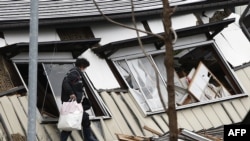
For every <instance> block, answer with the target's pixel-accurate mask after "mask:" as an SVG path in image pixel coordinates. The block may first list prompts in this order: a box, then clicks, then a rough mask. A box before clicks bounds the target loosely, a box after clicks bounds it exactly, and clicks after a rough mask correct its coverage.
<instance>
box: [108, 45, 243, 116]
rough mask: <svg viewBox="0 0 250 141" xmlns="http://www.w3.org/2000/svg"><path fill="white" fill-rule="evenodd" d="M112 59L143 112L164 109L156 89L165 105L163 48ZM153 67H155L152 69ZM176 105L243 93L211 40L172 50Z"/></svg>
mask: <svg viewBox="0 0 250 141" xmlns="http://www.w3.org/2000/svg"><path fill="white" fill-rule="evenodd" d="M148 55H149V57H145V56H144V55H143V54H142V53H141V54H136V55H126V57H120V58H112V59H113V62H114V64H115V66H116V68H117V70H118V72H119V73H120V74H121V76H122V78H123V79H124V81H125V83H126V84H127V86H128V87H129V89H130V92H131V94H132V95H133V97H134V99H135V100H136V101H137V103H138V105H139V106H140V107H141V108H142V109H143V111H144V112H146V113H152V112H159V111H162V110H163V105H162V104H161V101H160V97H159V92H158V89H157V77H158V78H159V87H160V93H161V94H162V97H163V101H164V103H165V105H166V106H167V105H168V96H167V88H166V82H167V76H166V75H167V74H166V68H165V65H164V58H165V50H161V51H155V52H152V51H151V52H150V53H148ZM154 68H155V69H154ZM174 69H175V72H174V85H175V95H176V106H177V108H181V107H187V106H188V105H190V106H191V105H199V104H204V103H210V102H216V101H220V100H225V99H231V98H234V97H238V96H245V95H244V94H243V91H242V89H241V87H240V85H239V84H238V82H237V81H236V79H235V77H234V76H233V74H232V72H231V69H230V67H229V65H228V64H227V62H225V60H224V59H223V57H222V56H221V55H220V54H219V52H218V50H217V49H216V47H215V45H214V44H213V43H212V42H209V43H206V44H202V45H198V46H191V47H185V48H175V50H174Z"/></svg>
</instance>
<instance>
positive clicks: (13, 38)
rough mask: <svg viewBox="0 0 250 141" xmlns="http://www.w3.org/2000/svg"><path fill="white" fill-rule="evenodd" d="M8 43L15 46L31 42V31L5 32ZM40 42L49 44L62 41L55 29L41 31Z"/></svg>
mask: <svg viewBox="0 0 250 141" xmlns="http://www.w3.org/2000/svg"><path fill="white" fill-rule="evenodd" d="M3 33H4V37H5V40H6V43H7V44H8V45H11V44H15V43H23V42H29V40H30V39H29V38H30V37H29V31H28V30H25V29H20V30H6V31H3ZM38 41H39V42H48V41H60V38H59V36H58V35H57V33H56V31H55V29H52V28H51V29H40V30H39V36H38Z"/></svg>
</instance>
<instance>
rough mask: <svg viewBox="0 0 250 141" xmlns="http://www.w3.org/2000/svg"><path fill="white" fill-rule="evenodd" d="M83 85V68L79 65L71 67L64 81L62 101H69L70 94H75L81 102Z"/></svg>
mask: <svg viewBox="0 0 250 141" xmlns="http://www.w3.org/2000/svg"><path fill="white" fill-rule="evenodd" d="M83 86H84V84H83V79H82V72H81V70H80V69H79V68H78V67H74V68H72V69H70V70H69V72H68V73H67V74H66V76H65V77H64V79H63V82H62V93H61V100H62V102H66V101H69V99H70V95H71V94H75V95H76V100H77V102H78V103H80V102H81V99H82V96H83V92H84V91H83Z"/></svg>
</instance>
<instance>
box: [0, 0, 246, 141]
mask: <svg viewBox="0 0 250 141" xmlns="http://www.w3.org/2000/svg"><path fill="white" fill-rule="evenodd" d="M29 4H30V2H27V1H8V2H7V1H6V2H1V3H0V11H1V13H2V14H1V16H0V23H1V24H0V31H1V34H0V35H1V36H0V37H1V39H0V45H1V47H0V53H1V59H0V60H1V61H0V63H1V65H0V75H1V77H0V96H1V97H0V120H1V121H0V123H1V130H0V131H1V132H0V135H1V139H2V140H10V139H12V140H13V139H14V137H16V138H17V137H20V138H25V136H26V133H27V119H28V100H27V98H28V96H27V95H28V77H29V73H28V65H29V57H28V56H29V55H28V53H29V52H28V51H29V28H28V27H29ZM97 4H98V5H99V7H100V9H101V10H102V11H103V13H104V14H105V15H107V16H109V17H110V18H111V19H113V20H116V21H119V22H120V23H123V24H125V25H127V26H130V27H133V23H132V20H131V5H130V3H129V2H126V1H112V0H110V1H97ZM134 4H135V17H136V20H137V22H136V25H137V27H138V28H139V29H141V30H146V31H150V32H152V33H155V34H159V35H162V34H163V33H164V28H163V23H162V17H161V13H162V2H161V1H160V0H155V1H147V0H140V1H139V0H138V1H134ZM247 4H248V0H238V1H233V0H232V1H231V0H228V1H224V0H217V1H206V0H186V1H182V0H172V1H170V5H171V6H172V7H175V6H176V8H175V12H174V13H173V16H172V19H171V20H172V26H173V29H174V30H175V32H176V35H177V37H178V38H177V40H176V43H175V44H174V62H175V63H174V68H175V75H174V80H175V90H176V108H177V117H178V119H177V120H178V127H179V128H180V129H181V131H183V132H182V133H189V134H188V138H189V139H193V140H195V139H196V137H197V138H199V139H201V138H203V139H204V140H212V139H215V138H216V139H222V138H223V137H222V136H221V135H216V134H217V133H218V131H220V133H221V134H223V125H228V124H235V123H240V122H241V121H242V120H243V119H244V118H245V116H246V114H247V113H248V110H249V107H250V105H249V103H250V102H249V98H248V93H249V92H250V88H249V87H248V85H249V82H250V79H249V61H250V56H249V55H248V54H249V53H248V52H249V50H250V44H249V40H248V36H247V35H246V33H247V31H242V29H241V26H240V24H243V25H248V24H247V20H245V21H244V19H243V22H242V23H241V22H239V21H242V20H241V19H240V18H241V17H240V16H239V15H237V14H235V13H234V8H235V7H237V6H244V5H247ZM6 9H11V10H6ZM14 9H15V10H14ZM246 17H247V14H246ZM246 17H245V18H246ZM243 18H244V17H243ZM246 29H247V28H246ZM245 32H246V33H245ZM140 36H141V37H140V38H141V40H142V43H143V49H144V50H145V52H146V53H147V56H148V57H146V56H145V54H144V53H143V50H142V49H141V48H140V46H139V44H138V41H137V40H138V39H137V36H136V32H135V31H134V30H131V29H127V28H124V27H120V26H118V25H116V24H113V23H110V22H108V21H107V20H106V19H104V18H103V17H102V16H101V14H100V13H99V12H98V10H97V8H96V6H95V5H94V3H93V2H92V1H74V2H71V1H41V2H39V36H38V51H39V52H38V72H37V73H38V84H37V107H36V108H37V123H36V128H37V131H36V136H37V140H40V141H41V140H53V141H57V140H59V130H58V129H57V126H56V123H57V120H58V116H59V108H60V105H61V101H60V94H61V81H62V79H63V77H64V75H65V73H66V72H67V71H68V70H69V69H70V68H71V67H73V66H74V61H75V59H76V58H77V57H85V58H87V59H88V60H89V61H90V63H91V65H90V67H89V68H88V69H87V70H86V72H85V73H84V76H85V78H84V79H85V81H86V83H87V85H88V86H87V87H86V91H87V95H88V97H89V98H90V99H91V101H93V107H92V109H91V110H89V111H88V112H89V114H90V115H91V122H92V125H91V126H92V130H93V132H94V134H95V137H96V138H97V139H98V140H100V141H113V140H129V138H131V137H132V138H133V137H134V138H135V137H138V138H142V139H145V138H147V139H148V138H150V139H155V140H158V141H160V138H159V137H161V136H162V137H165V135H166V136H167V133H168V131H169V121H168V115H167V114H166V112H165V111H164V108H163V105H162V103H161V102H160V98H159V95H158V90H157V88H156V83H157V82H156V75H155V70H154V69H153V67H152V65H151V63H150V61H152V62H153V63H154V65H155V66H156V68H157V73H158V74H159V76H160V81H159V83H160V91H161V93H162V94H163V101H164V103H165V104H166V105H167V103H168V99H167V90H166V81H167V79H166V78H167V77H166V68H165V66H164V55H165V47H164V43H163V42H162V41H161V40H160V39H158V38H156V37H155V36H153V35H147V34H145V33H140ZM218 128H220V129H218ZM212 131H214V132H212ZM191 132H192V133H191ZM201 135H202V137H201ZM81 138H82V137H81V135H80V133H79V132H77V131H74V132H73V134H72V136H71V138H70V140H72V141H74V140H79V139H81ZM205 138H206V139H205ZM19 140H20V139H19Z"/></svg>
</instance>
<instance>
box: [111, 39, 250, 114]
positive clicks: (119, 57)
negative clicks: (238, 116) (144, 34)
mask: <svg viewBox="0 0 250 141" xmlns="http://www.w3.org/2000/svg"><path fill="white" fill-rule="evenodd" d="M204 45H211V46H212V47H213V50H215V52H216V54H217V56H218V57H219V60H220V62H222V63H223V65H224V66H225V68H226V71H227V72H228V75H230V77H232V79H233V80H232V81H234V82H235V84H236V87H237V88H239V89H240V91H241V92H242V93H237V94H234V95H231V96H229V97H222V98H218V99H213V100H208V101H200V102H195V103H190V104H187V105H181V106H177V107H176V109H177V110H180V109H185V108H192V107H196V106H200V105H205V104H212V103H216V102H221V101H225V100H231V99H235V98H240V97H246V96H248V95H247V94H246V93H245V90H244V88H243V86H242V85H241V84H240V81H239V80H238V79H237V77H236V74H235V73H234V72H233V69H232V68H231V67H230V65H229V64H228V63H227V61H226V59H225V58H224V56H223V55H222V53H221V52H220V50H219V48H218V46H216V43H215V42H214V41H213V40H210V41H204V42H201V43H194V44H188V45H181V46H174V48H173V49H174V51H176V50H181V49H189V48H197V47H202V46H204ZM152 47H153V45H152ZM119 52H121V51H119ZM146 52H147V54H148V55H149V56H150V58H152V55H154V54H160V53H165V49H164V48H163V49H160V50H150V51H146ZM126 53H127V52H126ZM133 53H134V52H133V51H131V54H126V55H124V54H122V53H120V54H119V55H114V56H115V57H110V58H109V59H111V61H112V63H113V65H114V66H115V68H116V69H117V72H118V73H119V74H120V76H121V78H122V79H123V81H124V82H125V84H126V85H127V87H128V89H129V91H130V93H131V94H132V97H133V98H134V99H135V101H136V103H137V105H138V106H139V107H140V109H141V110H142V111H143V113H144V114H146V115H151V114H155V113H162V112H164V110H159V111H156V112H155V111H153V112H152V111H151V112H147V111H145V110H144V109H143V108H142V106H141V105H140V104H139V103H138V101H137V100H136V98H135V97H134V96H133V92H132V91H131V88H130V86H129V84H128V83H127V82H126V80H125V78H124V77H123V76H122V74H121V72H120V71H119V69H118V67H117V64H116V62H117V61H119V60H128V59H135V58H139V57H143V56H144V57H145V55H144V54H143V53H136V54H133Z"/></svg>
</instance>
